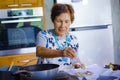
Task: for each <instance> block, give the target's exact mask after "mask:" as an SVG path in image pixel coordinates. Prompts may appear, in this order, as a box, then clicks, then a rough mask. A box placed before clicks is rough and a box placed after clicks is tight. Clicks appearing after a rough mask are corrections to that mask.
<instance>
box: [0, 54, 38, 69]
mask: <svg viewBox="0 0 120 80" xmlns="http://www.w3.org/2000/svg"><path fill="white" fill-rule="evenodd" d="M28 62H29V63H28ZM36 63H37V58H36V54H35V53H29V54H19V55H12V56H0V67H3V66H10V65H11V64H13V65H14V66H23V65H25V64H26V65H33V64H36Z"/></svg>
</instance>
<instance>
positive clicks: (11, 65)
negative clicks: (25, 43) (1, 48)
mask: <svg viewBox="0 0 120 80" xmlns="http://www.w3.org/2000/svg"><path fill="white" fill-rule="evenodd" d="M13 65H14V62H13V61H12V62H11V64H10V67H9V69H8V71H11V69H12V67H13Z"/></svg>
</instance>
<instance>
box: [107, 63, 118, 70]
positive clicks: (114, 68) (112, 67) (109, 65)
mask: <svg viewBox="0 0 120 80" xmlns="http://www.w3.org/2000/svg"><path fill="white" fill-rule="evenodd" d="M105 68H109V69H112V70H120V64H112V63H109V64H108V65H105Z"/></svg>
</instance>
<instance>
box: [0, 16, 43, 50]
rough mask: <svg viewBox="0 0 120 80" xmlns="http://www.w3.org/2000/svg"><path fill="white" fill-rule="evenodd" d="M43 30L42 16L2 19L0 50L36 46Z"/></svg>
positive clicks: (0, 25)
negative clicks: (39, 33) (37, 36)
mask: <svg viewBox="0 0 120 80" xmlns="http://www.w3.org/2000/svg"><path fill="white" fill-rule="evenodd" d="M41 30H43V24H42V17H25V18H9V19H1V24H0V50H9V49H18V48H28V47H34V46H36V45H35V39H36V35H37V33H38V32H39V31H41Z"/></svg>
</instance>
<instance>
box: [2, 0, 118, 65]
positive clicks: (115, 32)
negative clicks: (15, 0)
mask: <svg viewBox="0 0 120 80" xmlns="http://www.w3.org/2000/svg"><path fill="white" fill-rule="evenodd" d="M66 1H67V0H66ZM68 1H70V0H68ZM94 1H96V0H94ZM107 1H108V0H107ZM53 2H54V1H53ZM53 2H52V1H48V0H44V5H45V10H46V11H47V12H46V13H48V14H46V13H45V16H46V17H45V18H46V24H45V25H46V29H51V27H49V25H52V23H51V21H50V19H49V14H50V12H48V11H49V10H50V8H51V7H50V6H52V4H53ZM103 2H104V0H103ZM108 2H110V1H108ZM50 3H51V4H50ZM78 3H80V2H78ZM78 3H77V2H76V3H74V4H78ZM104 3H105V2H104ZM111 3H112V6H113V7H112V10H113V11H112V12H113V14H112V19H113V20H111V17H109V16H110V13H109V12H108V13H109V14H107V12H106V15H108V17H105V18H106V19H105V20H106V22H108V23H107V24H110V25H111V23H112V26H115V27H112V28H113V37H114V38H113V41H114V43H110V44H109V41H108V43H107V44H109V45H110V46H109V47H110V48H107V49H110V51H108V52H110V54H108V56H111V57H107V58H108V60H107V61H106V62H103V61H102V62H101V61H98V60H96V62H94V61H90V60H86V59H85V55H84V54H83V53H84V51H83V50H81V49H80V50H81V51H82V52H80V53H81V54H80V55H82V56H84V57H83V58H82V57H81V56H80V58H81V61H83V62H84V63H85V64H86V65H88V64H92V63H97V61H98V64H99V63H100V65H102V66H103V65H105V64H109V62H112V63H116V64H120V62H119V44H118V43H119V26H118V25H119V24H120V23H119V17H117V15H116V14H119V12H116V11H115V10H116V9H117V8H118V9H119V4H118V3H119V1H118V2H117V1H114V0H111ZM115 4H117V6H116V7H114V6H115ZM108 6H110V3H109V4H108ZM98 7H99V6H98ZM100 7H101V6H100ZM108 8H109V7H108ZM78 9H80V8H78ZM100 10H101V9H100ZM83 14H84V13H83ZM92 16H93V15H92ZM83 17H84V16H83ZM103 17H104V15H103ZM93 18H95V17H94V16H93ZM80 19H81V18H80ZM90 19H91V18H90ZM93 20H94V19H93ZM95 20H97V19H96V18H95ZM98 20H99V19H98ZM102 20H104V18H102ZM91 22H92V20H91ZM104 22H105V21H103V23H104ZM109 22H110V23H109ZM76 23H77V26H76V24H73V26H76V27H78V28H77V29H78V30H79V29H81V28H79V26H80V27H82V26H91V24H92V23H89V21H88V22H87V23H86V22H82V23H84V24H82V23H81V24H82V25H79V24H78V23H79V22H77V21H76ZM85 23H86V24H85ZM93 23H95V22H94V21H93ZM96 23H97V22H96ZM103 23H102V22H101V23H99V21H98V23H97V24H103ZM97 24H92V26H93V25H97ZM78 25H79V26H78ZM104 25H106V24H104ZM71 29H72V30H73V29H74V27H73V28H71ZM75 29H76V28H75ZM100 30H103V29H100ZM94 31H95V30H94ZM98 31H99V30H98ZM106 31H107V33H106ZM111 31H112V29H111V27H109V30H107V29H105V31H103V33H105V34H106V36H108V35H109V36H108V40H112V36H111V35H110V34H111ZM81 33H82V32H81ZM100 33H101V32H100ZM100 33H98V34H100ZM82 34H85V35H87V34H86V33H84V32H83V33H82ZM82 34H81V35H80V36H82ZM88 34H89V33H88ZM90 34H91V36H92V34H94V32H90ZM107 34H108V35H107ZM86 37H87V36H86ZM93 39H94V38H93ZM95 39H96V38H95ZM83 41H84V40H83ZM82 43H88V42H82ZM92 43H93V42H92ZM83 45H84V44H83ZM89 45H91V44H90V43H89ZM113 46H114V48H111V47H113ZM30 49H31V51H30V52H29V53H34V51H35V49H34V48H30ZM83 49H86V47H85V48H84V47H83ZM95 49H96V48H95ZM112 49H113V50H114V51H113V52H114V54H113V52H112ZM92 50H94V48H93V49H92ZM102 50H104V49H103V48H102ZM25 51H28V50H27V49H25V50H23V52H22V53H23V54H25ZM96 51H97V50H96ZM108 52H107V53H108ZM6 53H7V52H6ZM8 53H9V52H8ZM107 53H106V54H107ZM14 54H15V53H14ZM93 54H94V55H96V54H95V53H93ZM25 55H26V56H27V55H28V54H25ZM19 56H20V57H22V58H23V55H19ZM19 56H18V55H16V56H14V57H13V58H15V65H18V64H19V65H23V64H24V63H25V62H27V61H29V59H30V58H29V57H27V58H24V59H23V60H20V61H21V62H22V63H20V62H18V61H17V60H16V59H17V58H18V57H19ZM29 56H35V55H33V54H29ZM89 56H90V57H92V58H93V60H94V58H95V57H96V56H91V55H89ZM103 56H104V54H103ZM90 57H88V58H89V59H90ZM0 58H1V59H2V58H3V57H2V56H1V57H0ZM13 58H12V57H9V56H7V61H6V63H5V62H4V63H2V62H3V61H4V60H5V59H6V58H3V59H2V60H1V61H0V62H1V63H0V65H1V66H2V65H6V64H7V66H10V64H11V63H12V61H10V60H14V59H13ZM19 59H20V58H19ZM100 59H101V57H100ZM111 59H112V60H111ZM31 64H32V63H31Z"/></svg>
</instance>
